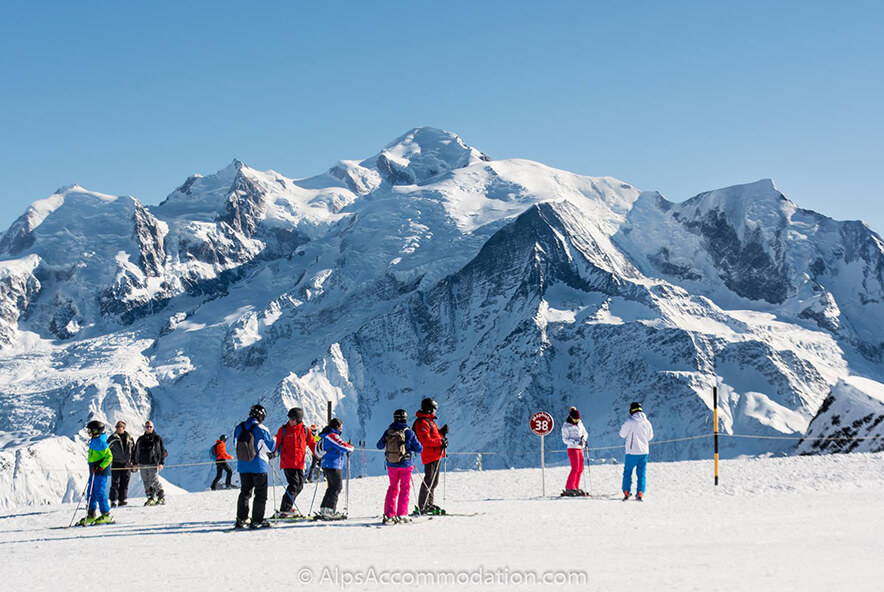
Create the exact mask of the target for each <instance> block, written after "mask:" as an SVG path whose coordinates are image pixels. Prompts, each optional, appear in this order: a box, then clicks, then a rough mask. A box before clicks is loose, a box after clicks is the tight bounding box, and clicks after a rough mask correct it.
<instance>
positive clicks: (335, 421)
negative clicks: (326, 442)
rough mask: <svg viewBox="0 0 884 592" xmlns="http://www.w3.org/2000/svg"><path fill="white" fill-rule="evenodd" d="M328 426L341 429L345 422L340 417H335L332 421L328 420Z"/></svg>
mask: <svg viewBox="0 0 884 592" xmlns="http://www.w3.org/2000/svg"><path fill="white" fill-rule="evenodd" d="M328 427H330V428H332V429H335V430H340V429H341V428H343V427H344V422H343V421H341V420H340V419H338V418H337V417H333V418H332V420H331V421H330V422H328Z"/></svg>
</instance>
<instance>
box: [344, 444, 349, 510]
mask: <svg viewBox="0 0 884 592" xmlns="http://www.w3.org/2000/svg"><path fill="white" fill-rule="evenodd" d="M349 515H350V453H349V452H348V453H347V488H346V489H345V490H344V516H349Z"/></svg>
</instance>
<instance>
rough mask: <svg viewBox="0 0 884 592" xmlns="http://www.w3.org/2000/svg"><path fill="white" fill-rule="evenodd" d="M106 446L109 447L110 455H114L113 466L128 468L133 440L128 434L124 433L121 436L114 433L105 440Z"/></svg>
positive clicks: (130, 461)
mask: <svg viewBox="0 0 884 592" xmlns="http://www.w3.org/2000/svg"><path fill="white" fill-rule="evenodd" d="M107 445H108V446H109V447H110V451H111V454H113V455H114V464H115V465H125V466H130V465H131V464H132V460H133V456H132V453H133V452H135V439H134V438H133V437H132V435H131V434H130V433H129V432H125V431H124V432H123V433H122V434H118V433H116V432H114V433H113V434H111V437H110V438H108V439H107Z"/></svg>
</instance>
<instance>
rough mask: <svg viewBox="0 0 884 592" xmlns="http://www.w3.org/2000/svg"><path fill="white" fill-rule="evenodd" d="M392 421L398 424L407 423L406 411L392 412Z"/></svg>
mask: <svg viewBox="0 0 884 592" xmlns="http://www.w3.org/2000/svg"><path fill="white" fill-rule="evenodd" d="M393 421H396V422H399V423H408V411H406V410H405V409H397V410H396V411H394V412H393Z"/></svg>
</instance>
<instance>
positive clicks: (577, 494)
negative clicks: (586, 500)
mask: <svg viewBox="0 0 884 592" xmlns="http://www.w3.org/2000/svg"><path fill="white" fill-rule="evenodd" d="M574 491H576V492H577V493H575V494H574V495H576V496H577V497H589V494H588V493H586V492H585V491H583V490H582V489H575V490H574Z"/></svg>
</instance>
